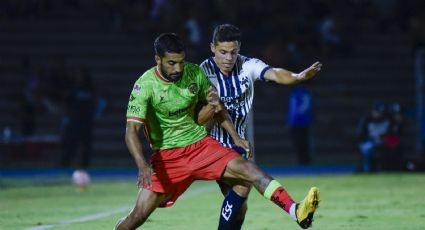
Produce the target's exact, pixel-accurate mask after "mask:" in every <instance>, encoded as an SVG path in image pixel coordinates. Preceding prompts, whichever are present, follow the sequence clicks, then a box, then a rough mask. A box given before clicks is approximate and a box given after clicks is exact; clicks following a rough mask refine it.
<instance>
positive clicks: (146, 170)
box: [137, 165, 152, 188]
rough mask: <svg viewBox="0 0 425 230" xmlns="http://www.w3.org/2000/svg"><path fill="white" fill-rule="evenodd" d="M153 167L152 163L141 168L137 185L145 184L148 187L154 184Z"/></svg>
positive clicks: (140, 186)
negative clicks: (152, 177) (152, 178)
mask: <svg viewBox="0 0 425 230" xmlns="http://www.w3.org/2000/svg"><path fill="white" fill-rule="evenodd" d="M151 176H152V168H151V166H150V165H146V166H144V167H142V168H139V176H138V179H137V186H138V187H139V188H143V185H145V184H146V185H147V187H148V188H150V187H151V186H152V180H151Z"/></svg>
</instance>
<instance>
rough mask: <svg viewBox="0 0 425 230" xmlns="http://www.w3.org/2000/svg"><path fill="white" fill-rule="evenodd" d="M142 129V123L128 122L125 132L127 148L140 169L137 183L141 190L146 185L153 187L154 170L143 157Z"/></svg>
mask: <svg viewBox="0 0 425 230" xmlns="http://www.w3.org/2000/svg"><path fill="white" fill-rule="evenodd" d="M142 128H143V124H142V123H136V122H131V121H128V122H127V128H126V132H125V143H126V144H127V148H128V150H129V151H130V153H131V155H132V156H133V158H134V160H135V161H136V165H137V168H138V169H139V177H138V181H137V185H138V186H139V188H140V187H142V186H143V184H144V183H146V184H147V185H148V186H151V185H152V181H151V175H152V168H151V166H150V165H149V164H148V163H146V160H145V157H144V155H143V148H142V142H141V141H140V139H139V134H140V130H141V129H142Z"/></svg>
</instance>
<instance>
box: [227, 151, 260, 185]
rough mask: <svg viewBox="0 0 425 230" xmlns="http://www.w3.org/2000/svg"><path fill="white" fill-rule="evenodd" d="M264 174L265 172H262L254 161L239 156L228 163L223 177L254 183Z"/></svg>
mask: <svg viewBox="0 0 425 230" xmlns="http://www.w3.org/2000/svg"><path fill="white" fill-rule="evenodd" d="M264 175H265V174H264V172H262V171H261V170H260V169H259V168H258V167H257V165H255V164H254V163H253V162H251V161H248V160H245V159H244V158H242V157H237V158H233V159H232V160H230V161H229V162H228V163H227V166H226V170H225V171H224V174H223V178H224V179H238V180H244V181H246V182H249V183H252V182H254V181H255V180H257V179H258V178H259V177H262V176H264Z"/></svg>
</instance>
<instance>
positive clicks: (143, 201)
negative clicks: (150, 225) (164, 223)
mask: <svg viewBox="0 0 425 230" xmlns="http://www.w3.org/2000/svg"><path fill="white" fill-rule="evenodd" d="M165 197H166V195H165V194H164V193H157V192H152V191H150V190H147V189H144V188H141V189H139V193H138V196H137V201H136V206H135V208H134V209H133V212H135V214H136V215H138V216H141V217H142V218H143V217H144V218H147V217H148V216H149V215H150V214H151V213H152V212H153V211H154V210H155V209H156V208H157V207H158V206H159V205H160V204H161V202H162V201H163V200H164V199H165Z"/></svg>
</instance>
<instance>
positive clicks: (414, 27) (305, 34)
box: [0, 0, 425, 67]
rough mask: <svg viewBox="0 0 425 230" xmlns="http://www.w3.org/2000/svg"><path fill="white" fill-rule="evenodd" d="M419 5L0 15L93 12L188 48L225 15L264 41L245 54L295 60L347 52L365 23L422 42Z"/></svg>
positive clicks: (28, 10) (124, 4) (51, 7)
mask: <svg viewBox="0 0 425 230" xmlns="http://www.w3.org/2000/svg"><path fill="white" fill-rule="evenodd" d="M423 9H425V2H423V1H419V0H407V1H403V0H387V1H382V0H344V1H329V0H314V1H296V0H286V1H281V0H264V1H257V0H247V1H243V4H241V2H240V1H236V0H213V1H206V0H200V1H189V0H179V1H171V0H128V1H119V0H93V1H83V0H67V1H60V0H29V1H28V0H5V1H1V2H0V19H3V20H14V19H24V20H25V19H27V20H50V19H81V20H87V19H93V20H98V21H102V22H104V23H105V24H106V25H108V26H109V27H110V28H111V29H113V30H116V31H118V32H121V31H124V32H128V33H132V32H147V33H144V35H145V36H152V38H153V37H154V36H155V35H156V34H158V33H162V32H165V31H174V32H177V33H179V34H180V36H183V37H184V38H185V40H186V41H189V45H190V46H191V48H192V50H193V51H194V52H195V54H194V55H197V53H196V52H206V51H205V49H204V44H208V42H209V39H210V37H211V31H212V28H214V27H215V25H217V24H221V23H224V22H229V23H233V24H236V25H238V26H239V27H240V28H241V30H242V31H243V32H244V41H246V42H248V43H249V44H253V42H255V43H256V44H261V42H263V41H267V42H266V43H264V47H262V49H261V50H264V51H259V49H258V48H252V50H247V51H248V52H247V53H248V54H251V53H252V55H254V56H258V55H261V56H264V57H269V58H268V59H269V60H265V61H268V62H269V63H270V64H272V65H273V64H275V63H278V64H281V63H288V66H290V67H292V66H295V67H296V66H297V65H298V64H300V63H299V61H300V60H301V58H302V56H303V55H304V54H305V53H308V52H313V51H314V52H316V53H317V47H320V54H321V55H322V56H325V57H338V56H340V55H349V54H350V52H351V51H352V48H353V44H354V43H355V42H356V40H357V38H358V36H359V34H361V33H359V32H361V31H360V30H361V27H364V26H367V27H372V28H375V29H376V30H380V31H381V32H386V31H390V30H397V31H400V32H407V33H410V34H411V35H412V46H413V47H414V48H416V47H418V46H423V45H424V44H425V32H424V31H425V13H424V12H425V11H424V10H423ZM259 34H261V36H258V35H259ZM270 37H273V38H272V41H270V39H271V38H270ZM201 47H202V48H201ZM258 52H263V53H258ZM201 55H204V53H202V54H201Z"/></svg>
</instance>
